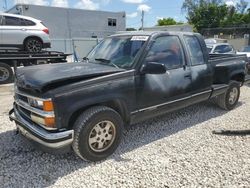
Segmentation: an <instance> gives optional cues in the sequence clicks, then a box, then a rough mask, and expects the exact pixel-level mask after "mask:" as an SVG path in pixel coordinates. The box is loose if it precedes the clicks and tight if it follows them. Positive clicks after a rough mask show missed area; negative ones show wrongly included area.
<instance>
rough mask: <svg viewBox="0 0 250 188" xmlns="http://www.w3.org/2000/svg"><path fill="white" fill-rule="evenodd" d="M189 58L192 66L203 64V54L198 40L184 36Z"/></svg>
mask: <svg viewBox="0 0 250 188" xmlns="http://www.w3.org/2000/svg"><path fill="white" fill-rule="evenodd" d="M184 39H185V42H186V45H187V47H188V51H189V55H190V57H191V64H192V65H201V64H205V60H204V56H203V52H202V49H201V45H200V42H199V40H198V39H197V38H196V37H195V36H184Z"/></svg>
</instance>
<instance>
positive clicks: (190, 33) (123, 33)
mask: <svg viewBox="0 0 250 188" xmlns="http://www.w3.org/2000/svg"><path fill="white" fill-rule="evenodd" d="M157 34H170V35H183V34H186V35H193V34H194V33H193V32H180V31H124V32H119V33H116V34H114V35H111V36H128V35H129V36H130V35H131V36H134V35H142V36H151V35H157Z"/></svg>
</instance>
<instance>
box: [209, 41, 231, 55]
mask: <svg viewBox="0 0 250 188" xmlns="http://www.w3.org/2000/svg"><path fill="white" fill-rule="evenodd" d="M206 45H207V50H208V53H210V54H235V53H236V50H235V49H234V47H233V46H232V45H231V44H228V43H216V44H206Z"/></svg>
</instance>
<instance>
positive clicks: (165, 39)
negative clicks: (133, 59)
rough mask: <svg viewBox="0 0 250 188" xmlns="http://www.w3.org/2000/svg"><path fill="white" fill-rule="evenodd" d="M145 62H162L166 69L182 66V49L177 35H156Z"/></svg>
mask: <svg viewBox="0 0 250 188" xmlns="http://www.w3.org/2000/svg"><path fill="white" fill-rule="evenodd" d="M146 62H157V63H162V64H164V65H165V66H166V68H167V69H174V68H179V67H182V65H183V51H182V47H181V43H180V40H179V38H178V37H177V36H162V37H158V38H157V39H156V40H155V42H154V44H153V45H152V47H151V48H150V50H149V52H148V55H147V57H146Z"/></svg>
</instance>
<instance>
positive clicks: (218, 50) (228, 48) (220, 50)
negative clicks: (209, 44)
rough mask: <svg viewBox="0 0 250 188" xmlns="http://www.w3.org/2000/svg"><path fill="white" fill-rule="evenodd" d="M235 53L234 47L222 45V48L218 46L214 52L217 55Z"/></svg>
mask: <svg viewBox="0 0 250 188" xmlns="http://www.w3.org/2000/svg"><path fill="white" fill-rule="evenodd" d="M231 51H233V48H232V46H230V45H220V46H217V47H216V48H215V50H214V52H216V53H222V54H223V53H228V52H231Z"/></svg>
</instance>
